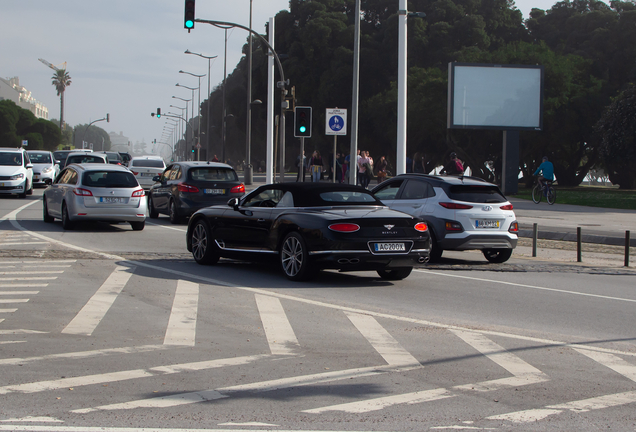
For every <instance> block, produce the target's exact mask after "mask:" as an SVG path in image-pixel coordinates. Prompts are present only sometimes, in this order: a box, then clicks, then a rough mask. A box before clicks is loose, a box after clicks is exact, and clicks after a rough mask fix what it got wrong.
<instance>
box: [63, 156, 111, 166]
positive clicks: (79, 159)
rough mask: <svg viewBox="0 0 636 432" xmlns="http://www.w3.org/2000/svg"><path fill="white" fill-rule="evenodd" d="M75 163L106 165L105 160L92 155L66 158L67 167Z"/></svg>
mask: <svg viewBox="0 0 636 432" xmlns="http://www.w3.org/2000/svg"><path fill="white" fill-rule="evenodd" d="M73 163H76V164H77V163H100V164H103V163H106V162H105V161H104V158H101V157H99V156H93V155H90V154H87V155H74V156H69V157H67V158H66V165H70V164H73Z"/></svg>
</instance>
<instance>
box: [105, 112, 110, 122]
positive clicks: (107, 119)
mask: <svg viewBox="0 0 636 432" xmlns="http://www.w3.org/2000/svg"><path fill="white" fill-rule="evenodd" d="M106 123H110V114H108V113H106Z"/></svg>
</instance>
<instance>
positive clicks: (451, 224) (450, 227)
mask: <svg viewBox="0 0 636 432" xmlns="http://www.w3.org/2000/svg"><path fill="white" fill-rule="evenodd" d="M446 231H464V227H462V224H460V223H459V222H456V221H448V222H446Z"/></svg>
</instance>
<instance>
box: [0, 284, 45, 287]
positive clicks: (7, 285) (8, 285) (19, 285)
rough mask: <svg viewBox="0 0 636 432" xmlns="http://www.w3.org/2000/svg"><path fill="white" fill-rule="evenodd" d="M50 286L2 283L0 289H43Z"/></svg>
mask: <svg viewBox="0 0 636 432" xmlns="http://www.w3.org/2000/svg"><path fill="white" fill-rule="evenodd" d="M47 286H49V284H47V283H44V284H2V283H0V288H43V287H47Z"/></svg>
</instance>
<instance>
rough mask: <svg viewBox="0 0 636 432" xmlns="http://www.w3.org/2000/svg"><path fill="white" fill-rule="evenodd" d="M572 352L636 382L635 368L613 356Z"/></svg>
mask: <svg viewBox="0 0 636 432" xmlns="http://www.w3.org/2000/svg"><path fill="white" fill-rule="evenodd" d="M574 350H575V351H577V352H579V353H581V354H583V355H584V356H587V357H589V358H591V359H592V360H594V361H595V362H598V363H600V364H602V365H603V366H605V367H608V368H610V369H612V370H613V371H614V372H617V373H619V374H621V375H623V376H624V377H625V378H627V379H630V380H632V381H634V382H636V366H634V365H633V364H631V363H628V362H626V361H625V360H623V359H622V358H620V357H617V356H615V355H614V354H609V353H601V352H597V351H590V350H586V349H581V348H574Z"/></svg>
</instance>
